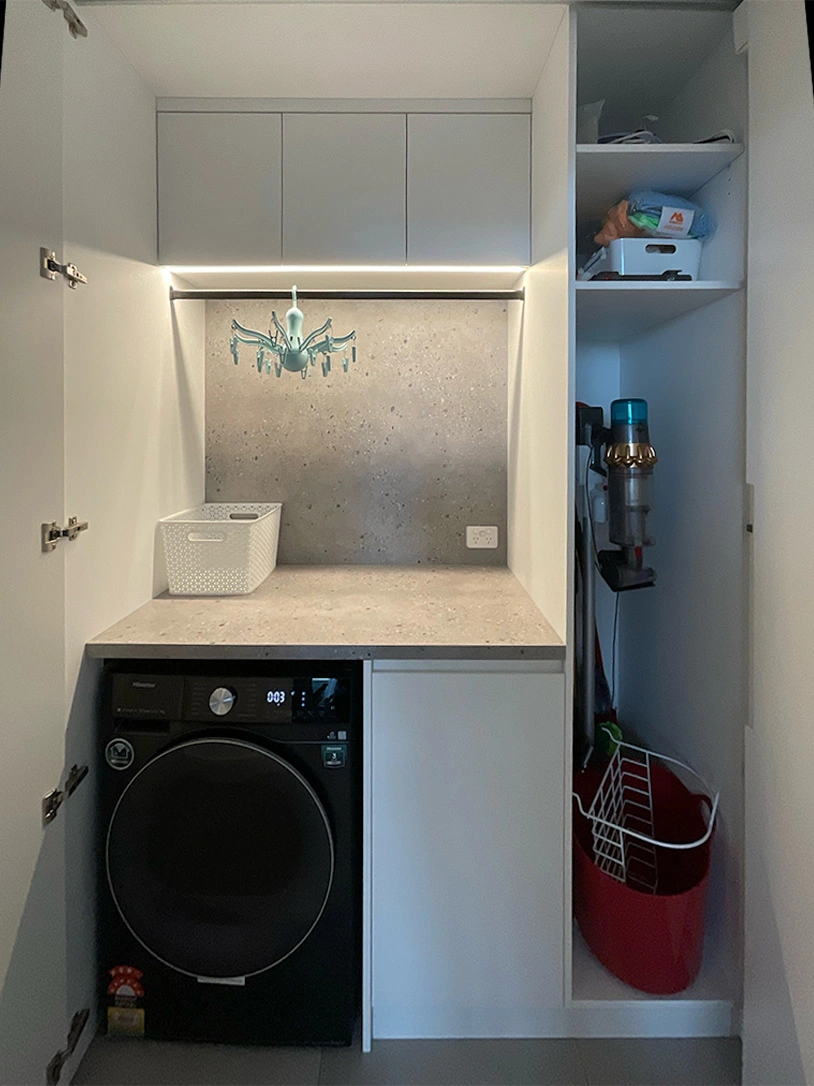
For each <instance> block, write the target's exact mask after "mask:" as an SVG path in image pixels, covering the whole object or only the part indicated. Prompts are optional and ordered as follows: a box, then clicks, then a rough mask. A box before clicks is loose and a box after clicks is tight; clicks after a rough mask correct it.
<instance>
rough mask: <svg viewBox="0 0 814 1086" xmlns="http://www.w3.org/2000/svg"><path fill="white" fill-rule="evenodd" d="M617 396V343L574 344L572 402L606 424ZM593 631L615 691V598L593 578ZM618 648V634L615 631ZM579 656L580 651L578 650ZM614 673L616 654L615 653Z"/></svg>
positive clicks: (580, 465)
mask: <svg viewBox="0 0 814 1086" xmlns="http://www.w3.org/2000/svg"><path fill="white" fill-rule="evenodd" d="M618 397H619V344H618V343H581V344H580V343H578V344H577V358H576V399H577V401H578V402H582V403H587V404H589V405H590V406H591V407H601V408H603V410H604V412H605V423H606V425H607V424H608V423H609V422H610V405H611V403H612V401H613V400H615V399H617V398H618ZM587 456H588V450H587V449H585V448H584V447H582V448H579V449H578V450H577V464H576V471H577V474H576V479H577V484H578V485H579V486H582V485H583V483H584V481H585V461H586V459H587ZM588 481H589V483H590V486H591V488H593V487H594V486H595V485H596V484H597V483H598V482H599V481H600V476H599V475H597V474H596V473H595V472H592V473H591V475H590V478H589V480H588ZM607 531H608V529H607V524H605V525H601V524H596V525H595V535H596V542H597V547H598V548H599V549H600V550H602V548H603V546H608V545H609V543H608V536H607ZM595 593H596V628H597V631H598V632H599V644H600V646H601V648H602V662H603V663H604V665H605V675H606V676H607V679H608V682H609V683H610V685H611V687H612V689H615V684H614V677H613V674H612V672H613V655H614V654H613V625H614V613H615V611H616V603H617V599H618V596H617V595H616V593H615V592H611V590H610V589H609V588H608V586H607V584H606V583H605V581H604V580H603V579H602V578H601V577H600V576H599V575H598V574H597V576H596V588H595ZM617 646H618V631H617ZM579 652H580V653H581V652H582V650H581V649H579ZM616 663H617V667H616V671H617V673H618V670H619V669H618V652H617V661H616Z"/></svg>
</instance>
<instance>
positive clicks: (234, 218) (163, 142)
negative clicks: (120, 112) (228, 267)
mask: <svg viewBox="0 0 814 1086" xmlns="http://www.w3.org/2000/svg"><path fill="white" fill-rule="evenodd" d="M281 123H282V118H281V116H280V114H279V113H161V114H159V116H158V218H159V228H158V229H159V258H160V260H161V263H162V264H277V263H279V261H280V254H281V243H280V227H281V209H280V182H281V177H280V165H281V150H282V137H281Z"/></svg>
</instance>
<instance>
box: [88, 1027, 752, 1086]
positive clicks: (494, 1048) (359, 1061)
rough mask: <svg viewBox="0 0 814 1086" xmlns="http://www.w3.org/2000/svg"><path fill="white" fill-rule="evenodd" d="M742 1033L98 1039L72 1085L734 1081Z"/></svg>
mask: <svg viewBox="0 0 814 1086" xmlns="http://www.w3.org/2000/svg"><path fill="white" fill-rule="evenodd" d="M740 1081H741V1045H740V1041H739V1040H738V1039H737V1038H718V1037H712V1038H699V1039H681V1040H675V1039H668V1040H662V1039H656V1040H654V1039H651V1038H648V1039H614V1040H604V1039H597V1038H592V1039H590V1040H570V1039H556V1040H493V1041H482V1040H478V1041H377V1042H374V1045H373V1051H372V1052H371V1053H369V1054H368V1055H363V1054H362V1053H361V1051H360V1050H359V1048H358V1046H354V1047H353V1048H338V1049H337V1048H333V1049H332V1048H324V1049H319V1048H240V1047H231V1046H228V1045H189V1044H169V1043H165V1042H159V1041H130V1040H112V1039H111V1040H108V1039H107V1038H105V1037H97V1038H96V1040H94V1042H93V1043H92V1045H91V1046H90V1048H89V1049H88V1052H87V1054H86V1056H85V1058H84V1060H83V1061H82V1064H81V1066H80V1067H79V1070H78V1071H77V1073H76V1075H75V1076H74V1079H73V1082H74V1084H75V1086H300V1084H302V1086H340V1084H344V1083H348V1084H352V1086H390V1084H394V1086H555V1084H566V1086H737V1084H738V1083H740Z"/></svg>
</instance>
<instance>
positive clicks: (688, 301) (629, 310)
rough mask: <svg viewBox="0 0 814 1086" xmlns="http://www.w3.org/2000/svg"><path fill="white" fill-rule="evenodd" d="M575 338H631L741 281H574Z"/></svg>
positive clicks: (707, 301)
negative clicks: (575, 282) (575, 307)
mask: <svg viewBox="0 0 814 1086" xmlns="http://www.w3.org/2000/svg"><path fill="white" fill-rule="evenodd" d="M576 288H577V289H576V294H577V337H578V339H579V341H580V342H582V343H615V342H621V341H623V340H626V339H633V338H634V337H635V336H639V335H641V334H642V332H648V331H650V329H652V328H657V327H658V326H659V325H660V324H665V323H666V322H667V321H671V320H675V319H676V317H683V316H684V314H685V313H691V312H692V311H693V310H694V309H701V308H702V307H703V306H705V305H711V304H712V303H713V302H717V301H719V300H720V299H721V298H725V297H726V296H727V295H729V294H733V293H734V292H735V291H737V290H740V289H741V284H740V283H736V282H726V281H723V280H714V281H708V282H704V281H701V280H696V281H693V282H689V283H688V282H684V283H652V282H650V283H648V282H641V281H632V282H626V283H625V282H622V283H619V282H607V281H606V282H594V281H593V280H587V281H585V282H577V284H576Z"/></svg>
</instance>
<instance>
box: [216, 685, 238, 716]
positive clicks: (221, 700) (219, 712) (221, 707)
mask: <svg viewBox="0 0 814 1086" xmlns="http://www.w3.org/2000/svg"><path fill="white" fill-rule="evenodd" d="M236 701H237V694H236V693H235V692H234V690H230V689H229V687H228V686H218V687H216V688H215V689H214V690H213V691H212V693H211V694H210V695H209V708H210V709H211V710H212V712H213V713H214V714H215V716H226V714H227V713H230V712H231V711H232V708H233V707H234V704H235V702H236Z"/></svg>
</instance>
